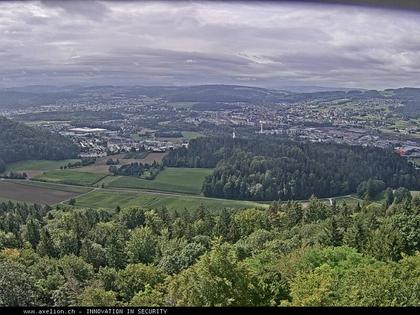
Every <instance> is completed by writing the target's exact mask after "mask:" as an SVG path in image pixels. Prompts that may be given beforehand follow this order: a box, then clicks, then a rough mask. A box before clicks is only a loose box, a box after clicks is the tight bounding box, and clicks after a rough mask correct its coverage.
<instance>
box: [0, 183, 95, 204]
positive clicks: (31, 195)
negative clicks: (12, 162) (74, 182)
mask: <svg viewBox="0 0 420 315" xmlns="http://www.w3.org/2000/svg"><path fill="white" fill-rule="evenodd" d="M77 188H79V189H75V188H74V187H65V186H60V185H52V184H46V185H38V183H35V182H31V181H23V180H21V181H17V180H15V181H9V180H2V181H0V200H3V201H5V200H12V201H20V202H27V203H38V204H48V205H53V204H56V203H58V202H62V201H65V200H68V199H70V198H74V197H76V196H78V195H80V194H82V193H86V192H88V191H89V190H90V189H89V188H84V187H82V188H83V190H82V189H81V188H80V187H77Z"/></svg>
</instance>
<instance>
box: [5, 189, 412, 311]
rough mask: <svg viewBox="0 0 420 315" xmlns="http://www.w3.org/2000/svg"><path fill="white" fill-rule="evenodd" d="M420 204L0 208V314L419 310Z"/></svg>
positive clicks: (405, 201)
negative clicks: (0, 310) (89, 309)
mask: <svg viewBox="0 0 420 315" xmlns="http://www.w3.org/2000/svg"><path fill="white" fill-rule="evenodd" d="M419 244H420V199H419V198H418V197H417V198H412V197H411V195H410V194H408V195H405V197H404V198H403V199H398V200H397V199H396V200H392V199H391V200H389V202H387V203H384V204H383V205H380V204H369V203H365V204H363V205H358V204H357V205H355V206H348V205H346V204H340V205H336V204H333V205H332V206H327V205H325V204H323V203H321V202H320V201H319V200H317V199H315V198H313V199H311V201H310V203H309V205H308V206H305V207H302V205H301V204H298V203H296V202H288V203H285V204H282V205H280V204H276V203H275V204H273V205H272V206H271V207H270V208H269V209H243V210H237V211H227V210H221V211H220V213H219V214H217V215H215V214H211V213H209V212H208V211H207V210H206V209H204V208H202V207H199V208H198V209H197V210H196V211H193V212H188V211H186V210H185V211H181V212H176V211H174V212H169V211H167V210H165V209H161V210H144V209H138V208H128V209H120V208H118V207H117V208H116V209H115V210H109V211H106V210H94V209H74V208H56V209H51V208H48V207H40V206H28V205H22V204H13V203H0V270H1V271H2V272H0V306H10V305H20V306H25V305H38V306H42V305H44V306H75V305H84V306H115V305H118V306H128V305H130V306H224V305H231V306H235V305H237V306H238V305H239V306H247V305H248V306H279V305H285V306H287V305H297V306H300V305H312V306H326V305H329V306H334V305H352V306H356V305H362V306H397V305H400V306H407V305H419V304H420V290H419V283H420V254H419V250H420V245H419Z"/></svg>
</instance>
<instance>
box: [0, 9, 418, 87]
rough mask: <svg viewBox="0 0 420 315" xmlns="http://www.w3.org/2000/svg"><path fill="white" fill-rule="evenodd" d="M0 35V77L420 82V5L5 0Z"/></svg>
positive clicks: (10, 81) (8, 81) (7, 80)
mask: <svg viewBox="0 0 420 315" xmlns="http://www.w3.org/2000/svg"><path fill="white" fill-rule="evenodd" d="M389 21H392V23H390V22H389ZM0 34H1V38H0V56H2V60H4V61H3V62H2V63H1V64H0V86H1V85H22V84H26V83H28V82H29V83H30V84H36V83H48V82H46V81H48V80H51V82H49V83H50V84H73V83H83V82H89V83H90V84H93V82H96V83H98V84H102V83H106V84H124V80H126V83H127V84H145V85H150V84H158V85H162V84H164V85H170V84H176V85H180V84H207V83H236V84H240V83H244V82H247V84H248V82H249V84H251V83H252V85H260V86H268V87H279V86H280V87H281V86H282V85H290V84H291V83H296V82H297V83H300V84H307V85H320V84H328V85H329V86H343V87H345V86H349V87H354V86H355V85H356V84H357V85H359V87H366V88H382V87H396V86H406V85H410V86H420V77H419V76H418V72H419V69H420V54H419V53H418V52H419V50H420V49H419V48H420V40H419V38H420V13H419V14H412V13H410V14H409V13H404V12H399V11H387V10H371V9H366V8H355V7H349V8H348V9H347V8H346V9H345V10H343V9H342V8H341V7H340V8H337V7H336V6H320V5H317V6H315V5H312V4H307V5H306V4H300V5H295V4H290V3H288V4H274V3H264V4H261V3H252V2H247V3H245V4H244V3H239V2H235V3H227V4H225V3H221V2H118V1H116V2H93V1H84V2H83V3H82V2H74V1H70V2H69V1H60V2H57V1H54V2H50V1H46V2H44V1H43V2H42V3H39V2H2V3H0Z"/></svg>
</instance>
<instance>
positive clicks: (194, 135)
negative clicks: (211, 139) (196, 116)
mask: <svg viewBox="0 0 420 315" xmlns="http://www.w3.org/2000/svg"><path fill="white" fill-rule="evenodd" d="M182 136H183V137H184V138H186V139H188V140H191V139H195V138H198V137H202V136H203V134H201V133H199V132H195V131H183V132H182Z"/></svg>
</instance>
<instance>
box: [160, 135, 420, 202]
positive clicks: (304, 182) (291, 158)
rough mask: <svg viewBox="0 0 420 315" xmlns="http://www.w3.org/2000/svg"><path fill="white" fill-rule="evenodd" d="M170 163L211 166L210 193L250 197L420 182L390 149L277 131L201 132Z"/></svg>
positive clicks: (336, 193)
mask: <svg viewBox="0 0 420 315" xmlns="http://www.w3.org/2000/svg"><path fill="white" fill-rule="evenodd" d="M164 163H165V165H167V166H173V167H211V168H215V170H214V172H213V174H212V175H211V176H208V177H207V178H206V179H205V181H204V183H203V187H202V191H203V193H204V195H205V196H210V197H222V198H230V199H248V200H290V199H308V198H309V197H310V196H311V195H316V196H317V197H331V196H339V195H346V194H351V193H355V192H357V188H358V186H359V185H360V184H361V183H362V182H363V181H368V180H369V179H372V180H379V181H382V182H384V184H385V186H386V187H391V188H398V187H406V188H408V189H419V188H420V171H419V170H416V169H415V167H414V166H413V165H410V163H408V162H407V161H406V160H405V159H404V158H402V157H400V156H398V155H397V154H395V153H393V152H392V151H390V150H385V149H381V148H366V147H361V146H350V145H343V144H326V143H311V142H296V141H291V140H287V139H279V138H276V137H268V136H265V137H258V138H250V139H232V138H227V137H209V138H197V139H193V140H191V141H190V144H189V147H188V148H179V149H176V150H173V151H170V152H169V154H168V155H167V156H166V157H165V158H164Z"/></svg>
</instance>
